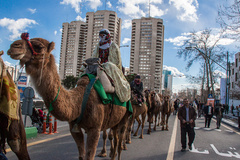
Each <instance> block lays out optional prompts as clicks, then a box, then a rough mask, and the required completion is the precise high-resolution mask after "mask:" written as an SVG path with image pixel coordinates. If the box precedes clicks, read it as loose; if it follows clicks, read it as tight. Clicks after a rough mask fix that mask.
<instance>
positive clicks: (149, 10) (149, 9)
mask: <svg viewBox="0 0 240 160" xmlns="http://www.w3.org/2000/svg"><path fill="white" fill-rule="evenodd" d="M148 2H149V3H148V5H149V11H148V12H149V13H148V14H149V18H150V17H151V16H150V0H149V1H148Z"/></svg>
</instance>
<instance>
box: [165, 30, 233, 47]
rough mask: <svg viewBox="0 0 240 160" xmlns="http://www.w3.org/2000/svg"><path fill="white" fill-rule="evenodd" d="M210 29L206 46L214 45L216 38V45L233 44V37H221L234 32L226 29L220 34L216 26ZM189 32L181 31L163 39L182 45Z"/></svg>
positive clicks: (201, 32)
mask: <svg viewBox="0 0 240 160" xmlns="http://www.w3.org/2000/svg"><path fill="white" fill-rule="evenodd" d="M210 30H211V33H210V37H209V38H208V41H207V46H212V45H214V43H215V42H216V41H217V40H218V39H219V41H218V42H217V45H223V46H225V45H230V44H233V43H234V42H235V40H233V39H230V38H225V37H223V36H225V35H226V34H228V35H231V34H234V33H233V32H230V31H226V32H225V33H224V34H221V30H220V29H218V28H212V29H210ZM190 34H191V33H182V34H181V35H180V36H177V37H175V38H167V39H165V41H166V42H171V43H173V45H175V46H182V45H183V44H184V41H185V40H188V39H190V38H189V35H190ZM195 34H196V35H197V36H199V37H200V36H201V34H203V31H198V32H196V33H195Z"/></svg>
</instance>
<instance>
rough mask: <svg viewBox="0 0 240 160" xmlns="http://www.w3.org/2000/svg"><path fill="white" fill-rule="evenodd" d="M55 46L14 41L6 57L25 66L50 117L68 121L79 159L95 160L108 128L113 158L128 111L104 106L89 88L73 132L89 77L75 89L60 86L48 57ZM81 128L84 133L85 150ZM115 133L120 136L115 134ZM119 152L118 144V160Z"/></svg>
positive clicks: (52, 61) (124, 126)
mask: <svg viewBox="0 0 240 160" xmlns="http://www.w3.org/2000/svg"><path fill="white" fill-rule="evenodd" d="M29 42H30V44H31V45H32V48H31V47H30V46H31V45H30V44H29ZM54 46H55V44H54V42H51V43H50V42H49V41H47V40H45V39H42V38H33V39H31V40H30V41H26V40H17V41H15V42H13V43H12V44H11V47H10V49H9V50H8V55H10V56H11V58H13V59H17V60H20V64H21V65H25V68H26V73H27V74H29V75H30V76H31V79H32V81H33V82H34V85H35V89H36V90H37V91H38V93H39V94H40V95H41V96H42V98H43V100H44V103H45V105H46V106H47V108H48V109H49V106H50V104H51V105H52V107H53V110H52V111H51V114H52V115H53V116H54V117H56V118H57V119H59V120H61V121H68V122H69V128H70V132H71V134H72V136H73V138H74V140H75V142H76V144H77V147H78V151H79V159H80V160H82V159H87V160H93V159H94V157H95V153H96V148H97V144H98V140H99V137H100V131H102V130H106V129H108V128H112V129H113V135H114V153H115V154H112V157H111V159H115V155H116V151H117V144H121V142H122V139H123V133H122V131H124V130H125V128H126V123H127V120H128V117H129V112H128V111H127V108H126V107H122V106H118V105H112V104H106V105H104V104H103V103H102V101H101V99H100V97H99V95H98V94H97V92H96V90H95V89H94V88H92V89H91V92H90V95H89V98H88V101H87V104H86V109H85V112H84V113H83V117H82V119H81V121H80V122H79V123H78V129H79V132H73V131H72V129H73V126H74V125H75V124H76V123H75V122H74V120H75V119H77V118H78V117H79V116H80V114H81V108H82V101H83V95H84V92H85V89H86V86H87V85H88V83H89V78H88V77H87V76H84V77H82V78H81V79H80V80H79V81H78V82H77V87H76V88H73V89H72V90H66V89H65V88H64V87H63V86H61V80H60V77H59V75H58V73H57V68H56V64H55V59H54V56H53V55H52V54H51V51H52V50H53V49H54ZM57 95H58V96H57ZM54 100H55V101H54ZM81 128H82V129H84V130H85V132H86V133H87V142H86V150H85V145H84V135H83V132H82V130H81ZM118 132H120V134H117V133H118ZM121 150H122V149H121V145H120V146H118V159H121Z"/></svg>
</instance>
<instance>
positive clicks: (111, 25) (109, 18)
mask: <svg viewBox="0 0 240 160" xmlns="http://www.w3.org/2000/svg"><path fill="white" fill-rule="evenodd" d="M121 23H122V20H121V19H120V18H118V17H117V14H116V12H114V11H108V10H102V11H97V12H95V13H94V12H88V13H87V14H86V23H85V22H82V21H73V22H71V23H63V26H62V27H63V28H62V42H61V54H60V66H59V74H60V78H61V79H64V78H65V77H66V76H68V75H73V76H78V75H79V69H80V67H81V65H82V62H83V61H84V60H85V59H87V58H90V57H91V55H92V53H93V50H94V49H95V47H96V45H97V43H98V42H99V31H100V30H101V29H103V28H106V29H108V30H109V31H110V32H111V39H112V41H114V42H115V43H116V44H118V45H120V39H121Z"/></svg>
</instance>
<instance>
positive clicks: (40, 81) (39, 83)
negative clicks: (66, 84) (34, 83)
mask: <svg viewBox="0 0 240 160" xmlns="http://www.w3.org/2000/svg"><path fill="white" fill-rule="evenodd" d="M44 61H45V52H44V54H43V63H42V68H41V74H40V79H39V81H38V86H40V85H41V83H42V72H43V66H44Z"/></svg>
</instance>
